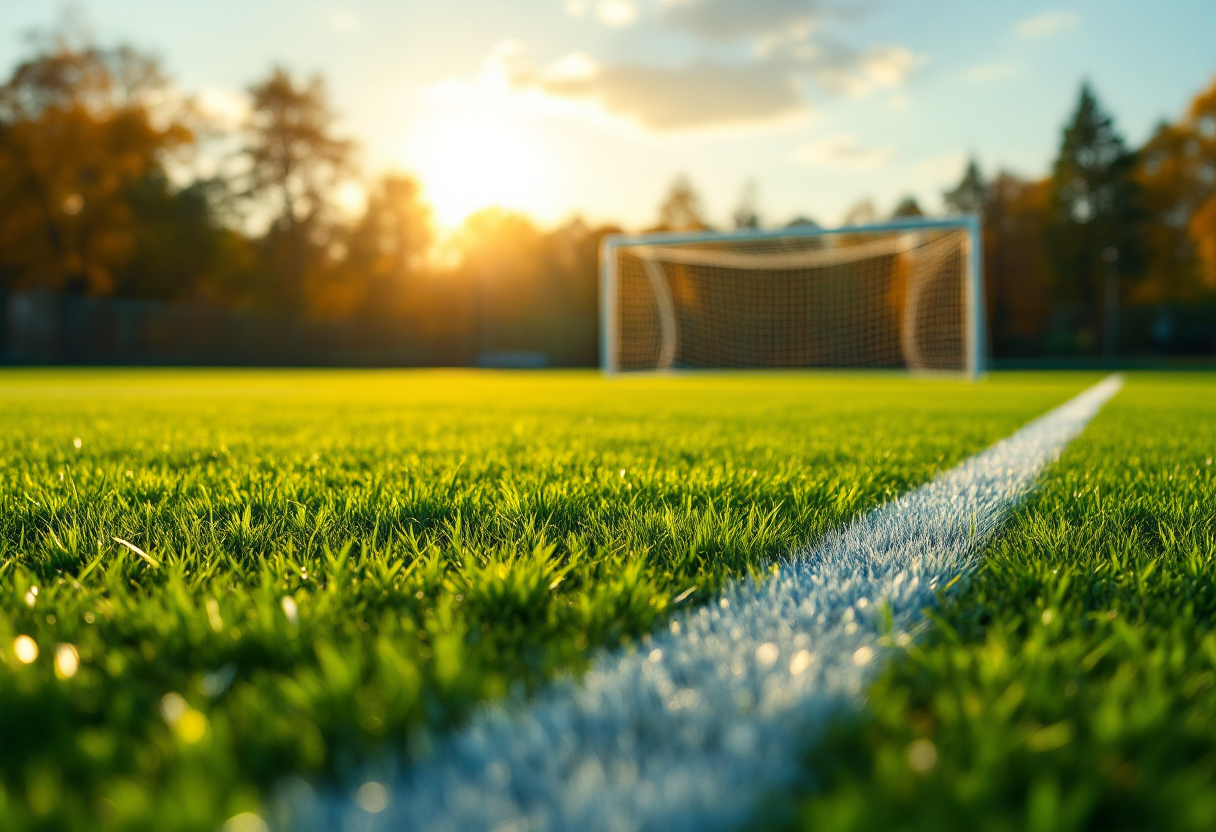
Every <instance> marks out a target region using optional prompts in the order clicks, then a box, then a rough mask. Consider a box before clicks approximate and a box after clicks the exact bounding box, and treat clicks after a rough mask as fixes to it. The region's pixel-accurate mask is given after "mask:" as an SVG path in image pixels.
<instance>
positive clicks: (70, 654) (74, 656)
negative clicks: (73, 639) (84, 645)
mask: <svg viewBox="0 0 1216 832" xmlns="http://www.w3.org/2000/svg"><path fill="white" fill-rule="evenodd" d="M79 669H80V652H79V651H78V650H77V649H76V647H75V645H72V644H60V645H59V646H58V647H56V648H55V675H56V676H57V677H59V678H60V679H71V678H72V677H73V676H75V675H76V671H77V670H79Z"/></svg>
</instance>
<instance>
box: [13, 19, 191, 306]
mask: <svg viewBox="0 0 1216 832" xmlns="http://www.w3.org/2000/svg"><path fill="white" fill-rule="evenodd" d="M166 87H167V82H166V81H165V79H164V77H163V76H162V75H161V73H160V69H159V66H158V65H157V63H156V61H155V60H154V59H152V58H149V57H147V56H145V55H141V54H140V53H138V52H136V51H135V50H133V49H131V48H129V47H119V48H116V49H101V48H98V47H96V46H94V45H92V44H90V43H87V42H73V41H72V40H70V39H69V38H68V37H67V36H66V35H58V36H52V37H50V38H47V39H44V41H43V45H42V46H41V47H40V51H39V52H37V53H36V54H35V55H34V56H33V57H31V58H30V59H28V60H26V61H23V62H22V63H20V64H18V65H17V67H16V69H15V70H14V71H13V74H12V76H11V77H10V78H9V80H8V81H7V82H6V83H5V84H4V85H3V86H2V87H0V280H2V281H3V284H4V285H7V286H11V287H31V288H41V289H47V290H52V291H63V290H67V291H71V292H95V293H105V292H110V291H113V289H114V288H115V285H116V282H117V280H118V277H117V274H118V272H119V271H120V270H121V269H122V268H123V267H124V266H125V265H126V264H127V263H128V262H129V261H130V259H131V257H132V256H133V255H134V253H135V250H136V216H135V211H134V208H133V206H132V202H131V200H132V191H133V189H135V188H136V186H137V185H138V183H140V182H142V181H144V180H147V179H149V178H150V179H156V178H158V177H163V175H164V163H165V160H166V156H167V155H168V154H169V153H170V152H172V151H173V150H175V149H179V148H182V147H184V146H187V145H189V144H190V143H191V142H192V141H193V135H192V133H191V131H190V130H189V129H188V127H187V126H186V124H185V122H184V119H183V118H182V117H181V116H182V114H181V113H180V112H165V111H164V108H163V107H162V106H159V105H158V104H157V102H158V100H160V99H163V98H165V96H164V95H163V93H164V92H165V89H166Z"/></svg>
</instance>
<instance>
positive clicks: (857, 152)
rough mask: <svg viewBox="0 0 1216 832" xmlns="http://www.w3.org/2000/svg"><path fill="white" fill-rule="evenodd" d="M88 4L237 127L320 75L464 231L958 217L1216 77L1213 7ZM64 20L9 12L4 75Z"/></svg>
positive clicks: (282, 1) (892, 0)
mask: <svg viewBox="0 0 1216 832" xmlns="http://www.w3.org/2000/svg"><path fill="white" fill-rule="evenodd" d="M73 6H74V7H75V9H76V12H77V16H78V17H81V18H83V20H84V21H85V22H86V23H87V25H88V27H89V29H90V30H91V32H92V33H93V36H94V38H95V39H96V40H97V41H98V42H99V43H101V44H103V45H104V44H113V43H116V42H120V41H121V42H128V43H131V44H133V45H135V46H137V47H139V48H140V49H142V50H145V51H150V52H152V53H154V54H156V55H158V56H160V58H161V59H162V61H163V64H164V67H165V69H166V70H167V72H168V74H169V75H170V77H171V78H172V79H173V81H174V83H175V84H176V86H177V87H179V88H180V89H181V90H183V91H184V92H186V93H189V94H193V95H195V96H196V97H197V98H198V100H199V101H200V102H201V104H202V105H203V106H204V107H205V108H206V109H208V110H209V111H210V112H212V113H213V114H214V115H215V116H216V117H217V118H219V119H227V120H229V121H231V122H232V123H236V122H238V121H239V118H240V115H241V112H242V108H243V107H244V106H245V90H247V88H248V87H249V86H250V85H251V84H252V83H255V82H256V81H258V80H261V79H262V78H264V77H265V76H266V75H267V74H268V73H269V71H270V69H271V67H273V66H275V65H282V66H285V67H287V68H288V69H290V70H291V71H293V72H294V73H296V74H297V76H298V77H300V78H304V77H305V76H307V75H311V74H314V73H318V74H320V75H322V76H323V77H324V79H325V80H326V82H327V84H328V87H329V91H330V94H331V100H332V103H333V105H334V107H335V109H336V110H337V111H338V113H339V114H340V119H339V121H338V129H339V130H340V132H342V133H343V134H344V135H347V136H349V137H351V138H354V139H355V140H356V141H357V142H358V144H359V147H360V151H359V160H360V163H361V165H362V167H363V169H364V170H365V171H367V172H368V175H369V176H371V175H375V174H378V173H381V172H385V171H390V170H394V171H404V172H408V173H412V174H414V175H416V176H417V177H418V178H419V179H420V180H421V181H422V183H423V187H424V189H425V193H426V195H427V197H428V199H429V201H430V202H431V203H432V204H433V205H434V207H435V211H436V215H437V218H438V220H439V222H440V223H441V224H442V226H444V227H446V228H449V229H450V228H452V227H454V226H456V225H457V224H459V222H460V221H461V220H463V218H464V217H465V216H467V215H468V214H469V213H470V212H472V211H474V210H477V209H479V208H482V207H487V206H489V205H499V206H502V207H504V208H509V209H513V210H520V211H525V212H527V213H529V214H530V215H532V216H533V217H535V218H536V219H537V220H538V221H539V222H540V223H542V224H545V225H552V224H556V223H559V222H563V221H566V220H568V219H570V218H571V217H573V216H576V215H577V216H582V217H583V218H584V219H586V220H587V221H589V222H593V223H599V222H609V221H611V222H615V223H619V224H623V225H624V226H626V227H629V228H640V227H643V226H645V225H647V224H649V223H652V222H654V220H655V218H656V213H657V206H658V204H659V203H660V201H661V200H662V198H663V196H664V195H665V193H666V192H667V190H668V188H669V187H670V184H671V182H672V180H673V179H674V178H675V177H676V176H678V175H686V176H687V177H688V178H689V179H690V180H691V181H692V183H693V185H694V187H695V188H696V190H697V191H698V193H700V194H701V196H702V199H703V203H704V206H705V209H706V213H707V215H708V218H709V219H710V220H711V221H712V222H715V223H717V224H721V225H726V224H728V223H729V221H730V217H731V215H732V213H733V211H734V209H735V207H736V206H737V205H738V204H739V202H740V200H741V196H742V194H743V192H744V190H745V189H747V188H748V187H749V183H750V185H751V187H752V188H753V189H754V192H755V193H756V195H757V207H758V209H759V213H760V216H761V218H762V220H763V221H764V222H765V223H766V224H782V223H784V222H786V221H788V220H790V219H792V218H793V217H795V216H807V217H811V218H813V219H815V220H816V221H818V222H820V223H821V224H824V225H831V224H836V223H838V222H840V221H841V220H842V219H843V217H844V215H845V213H846V212H847V211H848V210H849V209H850V208H851V207H852V206H853V205H855V204H856V203H857V202H858V201H860V200H862V199H867V198H868V199H872V200H873V201H874V203H875V205H876V207H877V209H878V210H879V212H880V213H881V212H889V211H890V210H891V208H892V207H893V206H894V205H895V204H896V203H897V202H898V201H899V200H900V199H901V198H902V197H904V196H906V195H910V196H914V197H915V198H916V199H917V200H918V201H919V202H920V203H921V205H922V206H923V207H924V208H925V209H927V210H930V211H933V210H939V209H940V207H941V193H942V191H943V190H945V189H948V188H949V187H950V186H952V185H953V184H955V183H956V182H957V180H958V179H959V177H960V176H961V174H962V171H963V169H964V166H965V164H966V160H967V158H968V157H969V156H971V155H974V156H975V157H977V158H978V159H979V161H980V163H981V165H982V167H983V168H984V170H985V171H986V172H987V173H989V174H991V173H993V172H994V171H995V170H997V169H998V168H1004V169H1008V170H1011V171H1013V172H1015V173H1019V174H1021V175H1025V176H1041V175H1044V174H1045V173H1046V172H1047V171H1048V170H1049V167H1050V163H1051V160H1052V158H1053V156H1054V154H1055V151H1056V149H1057V147H1058V145H1059V140H1060V132H1061V129H1062V127H1063V124H1064V122H1065V120H1066V119H1067V117H1068V116H1069V114H1070V113H1071V111H1072V109H1073V107H1074V106H1075V102H1076V99H1077V96H1078V91H1079V88H1080V85H1081V83H1082V82H1083V80H1088V81H1089V82H1090V83H1091V84H1092V85H1093V87H1094V88H1095V90H1096V92H1097V94H1098V97H1099V100H1100V101H1101V102H1102V103H1103V105H1104V106H1105V108H1106V109H1107V111H1108V112H1110V113H1111V114H1112V115H1114V117H1115V119H1116V124H1117V126H1118V127H1119V128H1120V130H1121V131H1122V132H1123V134H1124V135H1125V136H1126V137H1127V139H1128V141H1129V142H1130V143H1132V144H1133V145H1136V144H1139V143H1140V142H1142V141H1144V139H1146V138H1147V137H1148V136H1149V134H1150V133H1151V131H1152V129H1153V128H1154V126H1155V125H1156V124H1157V123H1159V122H1160V121H1161V120H1162V119H1176V118H1177V117H1179V116H1180V115H1181V113H1182V112H1183V111H1184V110H1185V107H1186V105H1187V103H1188V102H1189V100H1190V99H1191V98H1192V97H1193V96H1194V95H1195V93H1197V92H1198V91H1199V90H1200V89H1202V88H1203V87H1206V86H1207V85H1208V84H1210V83H1212V81H1213V79H1214V78H1216V46H1214V45H1213V44H1214V43H1216V40H1214V36H1216V0H1156V2H1153V3H1146V2H1143V1H1142V0H1079V1H1078V2H1051V0H1047V2H1044V3H1036V2H1006V0H983V2H976V0H81V2H76V3H74V4H73ZM62 14H63V8H62V7H58V6H56V5H55V4H54V3H53V2H48V0H0V69H3V70H6V71H7V70H8V69H9V68H11V67H12V66H13V65H15V64H16V63H17V62H18V61H19V60H21V58H22V57H24V56H26V55H28V54H29V46H28V42H27V39H26V35H27V33H28V32H30V31H31V30H46V29H48V28H50V27H52V26H53V25H55V23H56V22H57V20H59V19H60V17H61V15H62ZM345 198H346V199H347V201H348V202H349V203H350V206H351V207H352V208H354V207H355V206H357V203H358V200H359V191H358V189H357V188H349V189H348V190H347V191H346V193H345Z"/></svg>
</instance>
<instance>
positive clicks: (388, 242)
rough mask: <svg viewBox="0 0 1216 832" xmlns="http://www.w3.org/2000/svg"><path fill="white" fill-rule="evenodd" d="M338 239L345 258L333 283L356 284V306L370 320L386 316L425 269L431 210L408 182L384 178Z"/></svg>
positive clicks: (394, 176)
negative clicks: (360, 308) (365, 206)
mask: <svg viewBox="0 0 1216 832" xmlns="http://www.w3.org/2000/svg"><path fill="white" fill-rule="evenodd" d="M336 236H337V241H336V242H337V243H338V244H339V246H340V248H341V249H343V250H344V252H345V256H344V257H343V258H342V263H341V266H340V268H339V269H338V272H339V275H338V277H339V278H340V279H341V280H342V281H343V282H346V283H348V284H359V285H360V287H361V288H360V289H359V291H358V302H359V305H361V306H362V308H363V310H364V311H366V312H367V313H368V314H371V315H373V316H382V315H387V314H391V312H392V310H393V309H395V308H397V307H398V306H399V305H400V301H401V298H402V296H403V292H404V290H405V288H406V286H407V285H408V284H409V283H410V282H411V281H412V280H413V279H414V278H415V277H417V276H418V275H419V274H421V273H422V271H423V270H424V269H425V266H426V257H427V253H428V252H429V250H430V248H431V244H432V240H433V232H432V229H431V209H430V207H429V206H428V205H427V204H426V203H424V202H423V201H422V189H421V187H420V186H419V184H418V183H417V181H415V180H414V179H413V178H411V177H409V176H406V175H404V174H399V173H391V174H387V175H385V176H383V177H382V178H381V179H380V181H379V182H377V183H376V185H375V187H374V188H373V189H372V192H371V193H370V194H369V196H368V200H367V208H366V209H365V210H364V212H363V215H362V216H361V217H360V218H359V220H358V221H357V222H355V223H354V225H353V226H351V227H350V228H349V229H348V230H346V231H344V232H342V233H341V234H339V235H336Z"/></svg>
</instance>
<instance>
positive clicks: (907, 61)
mask: <svg viewBox="0 0 1216 832" xmlns="http://www.w3.org/2000/svg"><path fill="white" fill-rule="evenodd" d="M922 63H924V58H922V57H921V56H919V55H915V54H913V53H912V52H911V51H909V50H907V49H904V48H903V47H902V46H874V47H871V48H870V49H867V50H866V51H865V52H863V53H862V55H861V61H860V64H861V69H862V71H864V72H865V74H866V75H867V76H869V78H870V79H871V80H872V81H874V83H876V84H878V85H879V86H881V87H898V86H899V85H900V84H902V83H903V82H904V79H906V78H907V77H908V75H909V74H911V72H912V70H913V69H915V68H916V67H917V66H920V65H921V64H922Z"/></svg>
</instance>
